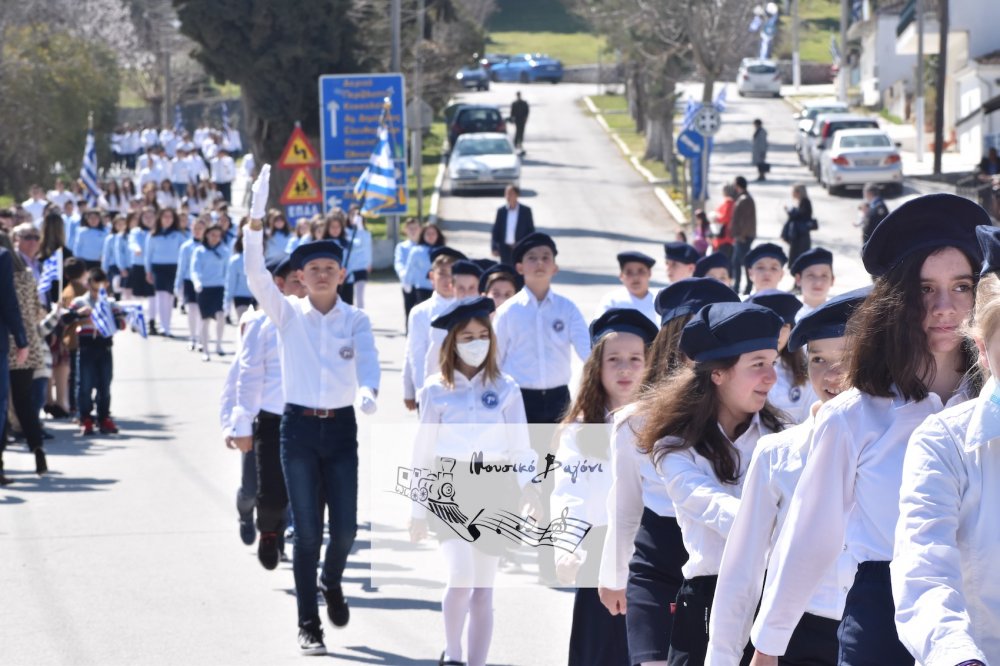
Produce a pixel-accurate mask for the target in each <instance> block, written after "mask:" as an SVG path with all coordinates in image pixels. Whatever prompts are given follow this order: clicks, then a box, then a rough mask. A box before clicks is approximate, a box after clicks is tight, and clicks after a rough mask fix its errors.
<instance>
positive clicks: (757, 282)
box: [744, 243, 788, 293]
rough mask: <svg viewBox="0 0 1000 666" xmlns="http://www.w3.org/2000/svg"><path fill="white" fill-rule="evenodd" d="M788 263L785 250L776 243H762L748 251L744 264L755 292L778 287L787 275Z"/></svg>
mask: <svg viewBox="0 0 1000 666" xmlns="http://www.w3.org/2000/svg"><path fill="white" fill-rule="evenodd" d="M787 263H788V257H787V256H786V255H785V251H784V250H782V249H781V247H780V246H778V245H775V244H774V243H761V244H760V245H758V246H757V247H755V248H754V249H752V250H750V251H749V252H747V257H746V261H745V262H744V265H745V266H746V267H747V278H748V279H749V280H750V284H752V285H753V292H754V293H759V292H762V291H766V290H767V289H777V288H778V285H779V284H781V279H782V278H783V277H785V264H787Z"/></svg>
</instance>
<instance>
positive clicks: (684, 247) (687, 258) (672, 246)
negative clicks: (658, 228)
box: [663, 241, 698, 264]
mask: <svg viewBox="0 0 1000 666" xmlns="http://www.w3.org/2000/svg"><path fill="white" fill-rule="evenodd" d="M663 253H664V254H665V255H666V257H667V260H668V261H679V262H681V263H682V264H693V263H695V262H697V261H698V250H696V249H694V247H693V246H691V245H688V244H687V243H682V242H680V241H672V242H670V243H664V244H663Z"/></svg>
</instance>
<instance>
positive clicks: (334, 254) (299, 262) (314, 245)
mask: <svg viewBox="0 0 1000 666" xmlns="http://www.w3.org/2000/svg"><path fill="white" fill-rule="evenodd" d="M289 259H290V260H291V264H292V270H301V269H302V268H305V265H306V264H308V263H309V262H310V261H312V260H313V259H333V260H334V261H336V262H337V263H338V264H340V265H341V266H343V265H344V253H343V251H342V250H341V249H340V245H338V244H337V243H336V242H335V241H332V240H318V241H313V242H311V243H305V244H303V245H299V246H298V247H297V248H295V251H294V252H292V256H291V257H290V258H289Z"/></svg>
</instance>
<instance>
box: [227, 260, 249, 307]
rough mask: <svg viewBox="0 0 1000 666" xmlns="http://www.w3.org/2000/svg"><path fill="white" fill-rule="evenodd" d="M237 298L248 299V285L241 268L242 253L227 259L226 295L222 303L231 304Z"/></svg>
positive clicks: (245, 275)
mask: <svg viewBox="0 0 1000 666" xmlns="http://www.w3.org/2000/svg"><path fill="white" fill-rule="evenodd" d="M237 296H242V297H244V298H250V297H252V296H253V294H251V293H250V285H248V284H247V272H246V269H245V268H244V266H243V253H242V252H241V253H239V254H234V255H233V256H231V257H229V267H228V268H227V269H226V293H225V296H223V297H222V302H223V303H232V302H233V299H234V298H236V297H237Z"/></svg>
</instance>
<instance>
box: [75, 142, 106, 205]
mask: <svg viewBox="0 0 1000 666" xmlns="http://www.w3.org/2000/svg"><path fill="white" fill-rule="evenodd" d="M80 180H82V181H83V185H84V187H86V188H87V204H88V205H90V206H96V205H97V199H98V197H100V196H101V191H100V190H99V189H98V188H97V151H96V150H94V130H92V129H90V130H87V144H86V146H84V148H83V164H81V165H80Z"/></svg>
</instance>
